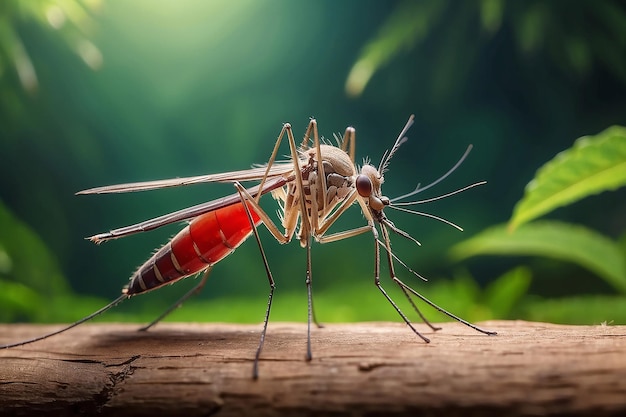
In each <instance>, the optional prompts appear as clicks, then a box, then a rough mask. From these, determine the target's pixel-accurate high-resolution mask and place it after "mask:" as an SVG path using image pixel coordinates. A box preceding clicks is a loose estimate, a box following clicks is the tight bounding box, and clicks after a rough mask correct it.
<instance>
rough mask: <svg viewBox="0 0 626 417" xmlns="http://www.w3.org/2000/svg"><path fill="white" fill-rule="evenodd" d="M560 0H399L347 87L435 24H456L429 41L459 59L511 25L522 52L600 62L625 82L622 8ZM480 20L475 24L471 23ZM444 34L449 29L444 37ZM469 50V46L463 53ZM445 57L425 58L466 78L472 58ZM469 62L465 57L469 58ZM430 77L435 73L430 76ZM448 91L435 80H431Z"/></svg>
mask: <svg viewBox="0 0 626 417" xmlns="http://www.w3.org/2000/svg"><path fill="white" fill-rule="evenodd" d="M562 6H563V5H562V4H560V3H559V2H545V1H541V0H535V1H532V0H528V1H523V2H506V1H504V0H481V1H477V2H461V3H459V2H455V1H450V0H448V1H443V0H426V1H419V2H416V1H404V2H400V3H399V4H398V5H397V6H396V8H395V10H394V11H393V12H392V13H391V14H390V15H389V16H388V17H387V18H386V20H385V21H384V22H383V24H382V25H381V27H380V29H379V31H378V34H377V35H376V36H374V37H373V38H372V39H371V40H369V41H368V42H367V44H366V45H365V47H363V49H362V51H361V54H360V56H359V58H358V59H357V61H356V62H355V64H354V65H353V66H352V69H351V71H350V73H349V75H348V77H347V81H346V86H345V88H346V91H347V93H348V94H349V95H352V96H359V95H360V94H361V93H362V92H363V90H364V89H365V87H366V86H367V83H368V82H369V80H370V79H371V78H372V76H373V75H374V74H375V73H376V72H377V71H379V70H380V69H381V68H382V67H383V66H385V65H386V64H388V63H389V61H391V59H392V58H394V57H396V56H397V55H399V54H400V53H401V52H403V51H405V50H407V49H411V48H415V47H417V46H420V44H421V43H422V42H423V41H424V40H425V39H427V38H429V37H434V34H435V33H436V32H437V31H439V30H442V29H443V30H448V31H449V29H450V26H453V27H454V31H452V32H448V33H446V36H441V38H442V39H443V41H442V42H441V44H439V45H436V46H435V48H434V49H436V50H437V49H440V50H442V51H447V50H448V47H451V46H452V45H454V46H458V45H463V47H462V48H458V47H457V48H456V53H457V55H458V56H459V57H460V58H458V59H472V57H473V56H474V55H475V53H476V51H477V46H482V45H481V44H483V45H484V44H487V43H488V42H490V41H491V40H492V39H493V38H494V37H495V36H496V35H497V34H498V33H499V32H500V30H501V28H502V27H506V26H509V27H511V28H512V29H513V33H514V35H515V38H516V41H517V47H518V50H519V52H520V53H522V54H525V55H531V54H537V53H541V52H543V53H544V54H545V55H546V56H548V57H550V58H551V59H552V61H553V62H554V63H555V64H556V65H557V66H559V67H560V68H561V69H562V70H563V71H564V72H566V73H571V72H574V73H576V74H587V73H589V72H590V71H591V70H592V68H593V64H594V63H595V64H599V65H602V66H603V67H604V68H605V69H606V70H608V71H609V72H611V73H613V74H614V75H615V76H616V77H618V78H619V79H621V80H622V82H624V83H626V63H625V62H624V60H623V59H622V58H621V57H622V56H623V51H624V48H626V13H625V12H624V11H623V10H622V9H621V8H620V6H619V4H618V2H612V1H603V2H573V3H568V4H567V6H566V7H567V9H568V10H567V12H566V13H564V10H563V7H562ZM591 20H595V21H597V22H600V24H599V27H601V28H602V30H601V31H593V29H594V27H593V25H589V24H588V22H589V21H591ZM475 21H479V22H480V24H481V27H480V28H477V27H476V26H475V23H474V22H475ZM478 29H482V30H483V31H484V32H485V34H486V35H487V36H481V37H480V38H479V39H477V40H476V41H475V43H474V44H473V45H468V44H467V43H466V42H463V40H464V39H466V38H467V37H468V36H471V35H473V34H474V33H475V32H476V31H477V30H478ZM448 35H449V37H447V36H448ZM467 51H472V53H471V54H470V55H469V56H468V55H467ZM458 59H454V58H450V59H443V58H442V57H441V56H439V55H438V54H437V52H435V57H434V59H433V60H432V61H429V62H428V64H429V65H432V66H433V67H434V68H433V75H434V77H436V74H446V75H447V76H448V78H447V81H448V82H450V81H454V80H451V79H450V78H449V76H450V75H452V74H456V77H461V78H464V76H465V74H464V73H463V71H464V70H463V69H461V67H462V68H464V69H465V71H467V70H469V68H470V67H471V66H468V65H466V64H467V61H466V62H463V64H465V65H459V64H460V63H461V61H459V60H458ZM470 63H471V62H470ZM435 79H436V78H435ZM437 87H438V90H439V91H440V92H441V91H446V90H444V89H443V88H442V86H441V85H439V82H437V83H435V88H437Z"/></svg>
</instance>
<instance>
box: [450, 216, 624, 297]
mask: <svg viewBox="0 0 626 417" xmlns="http://www.w3.org/2000/svg"><path fill="white" fill-rule="evenodd" d="M477 255H539V256H547V257H550V258H555V259H560V260H564V261H570V262H574V263H577V264H579V265H581V266H583V267H585V268H587V269H589V270H590V271H593V272H594V273H596V274H598V276H600V277H601V278H603V279H604V280H606V281H607V282H608V283H609V284H611V285H612V286H613V287H615V288H616V289H618V290H619V291H622V292H624V293H626V256H625V255H624V253H623V251H622V250H621V248H620V246H619V245H618V244H617V243H616V242H614V241H612V240H611V239H608V238H606V237H605V236H603V235H601V234H599V233H597V232H595V231H593V230H590V229H587V228H586V227H583V226H578V225H572V224H566V223H560V222H554V221H540V222H533V223H529V224H525V225H523V226H521V227H520V228H519V229H517V230H515V231H514V232H509V231H507V228H506V226H505V225H498V226H494V227H491V228H489V229H487V230H485V231H484V232H482V233H479V234H478V235H476V236H474V237H472V238H470V239H468V240H465V241H463V242H461V243H459V244H457V245H455V246H454V247H453V248H452V249H451V256H452V257H453V258H455V259H457V260H460V259H465V258H469V257H471V256H477Z"/></svg>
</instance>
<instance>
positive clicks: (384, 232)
mask: <svg viewBox="0 0 626 417" xmlns="http://www.w3.org/2000/svg"><path fill="white" fill-rule="evenodd" d="M380 230H381V232H382V235H383V242H384V243H385V250H386V252H387V261H388V262H389V272H390V274H391V279H393V281H394V282H395V283H396V284H398V285H399V286H400V288H402V291H403V292H404V294H405V295H406V296H407V298H408V297H409V294H408V293H409V292H410V293H411V294H414V295H415V296H416V297H418V298H419V299H421V300H422V301H424V302H425V303H426V304H428V305H430V306H431V307H433V308H434V309H435V310H437V311H439V312H441V313H443V314H445V315H446V316H448V317H450V318H452V319H454V320H456V321H458V322H460V323H463V324H464V325H466V326H468V327H471V328H472V329H474V330H476V331H478V332H481V333H484V334H486V335H490V336H493V335H496V334H497V333H496V332H492V331H490V330H483V329H481V328H480V327H478V326H475V325H473V324H472V323H470V322H468V321H466V320H463V319H462V318H460V317H457V316H455V315H454V314H452V313H450V312H448V311H446V310H444V309H443V308H441V307H439V306H438V305H437V304H435V303H433V302H432V301H430V300H429V299H428V298H426V297H424V296H423V295H422V294H420V293H418V292H417V291H415V290H414V289H413V288H411V287H409V286H408V285H406V284H405V283H404V282H402V281H400V279H399V278H398V277H396V273H395V272H394V269H393V258H392V256H391V244H390V243H389V232H388V231H387V229H386V227H385V226H384V225H381V228H380ZM376 250H377V251H378V250H379V249H378V244H377V245H376ZM376 254H377V255H378V252H377V253H376ZM409 300H410V298H409ZM411 304H412V305H413V307H415V309H416V311H417V312H418V313H419V310H417V307H416V306H415V304H414V303H413V302H412V301H411ZM420 316H422V314H421V313H420ZM422 318H423V316H422ZM425 322H426V323H427V324H428V325H429V326H430V327H431V328H432V327H433V326H432V325H430V324H429V323H428V322H427V321H425ZM433 330H435V329H433Z"/></svg>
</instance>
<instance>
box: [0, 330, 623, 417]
mask: <svg viewBox="0 0 626 417" xmlns="http://www.w3.org/2000/svg"><path fill="white" fill-rule="evenodd" d="M482 326H483V327H486V328H488V329H490V330H495V331H497V332H498V336H485V335H482V334H479V333H476V332H475V331H473V330H471V329H469V328H467V327H465V326H463V325H461V324H458V323H445V324H443V328H444V329H443V330H442V331H439V332H437V333H435V334H427V335H428V336H429V337H430V338H431V341H432V342H431V343H430V344H425V343H423V342H422V341H421V340H420V339H418V338H417V337H416V336H415V335H414V334H413V333H411V332H410V330H408V329H407V328H406V326H404V325H401V324H395V323H393V324H390V323H355V324H330V325H327V326H326V327H325V328H322V329H314V330H313V333H312V341H313V360H312V361H311V362H306V361H305V360H304V355H305V346H306V326H305V325H303V324H299V323H298V324H294V323H270V326H269V329H268V337H267V340H266V343H265V348H264V350H263V353H262V355H261V362H260V368H259V371H260V376H259V379H258V380H252V378H251V375H252V362H253V357H254V353H255V349H256V347H257V344H258V338H259V331H260V325H231V324H159V325H158V326H157V327H156V328H154V329H152V330H151V331H149V332H137V331H136V328H137V327H136V326H134V325H128V324H123V325H121V324H87V325H82V326H79V327H77V328H75V329H72V330H70V331H69V332H67V333H64V334H61V335H57V336H54V337H52V338H50V339H47V340H44V341H40V342H37V343H34V344H30V345H26V346H23V347H19V348H13V349H5V350H0V415H3V416H4V415H7V416H8V415H11V416H13V415H15V416H20V415H37V416H48V415H50V416H67V415H77V414H85V415H106V416H109V415H111V416H113V415H115V416H130V415H134V416H155V415H159V416H167V415H184V416H187V417H192V416H210V415H216V416H235V415H255V416H276V415H292V416H295V415H306V416H308V415H336V416H344V415H350V416H355V415H368V416H375V415H380V416H383V415H384V416H393V415H421V416H424V415H442V416H454V415H462V416H472V415H481V416H488V415H493V416H504V415H512V416H538V415H555V416H556V415H579V416H584V415H589V416H592V415H593V416H609V415H611V416H613V415H615V416H617V415H626V326H604V325H599V326H562V325H554V324H545V323H529V322H519V321H493V322H487V323H482ZM56 328H58V326H42V325H0V343H9V342H15V341H19V340H21V339H26V338H29V337H33V336H37V335H40V334H43V333H46V332H49V331H52V330H54V329H56Z"/></svg>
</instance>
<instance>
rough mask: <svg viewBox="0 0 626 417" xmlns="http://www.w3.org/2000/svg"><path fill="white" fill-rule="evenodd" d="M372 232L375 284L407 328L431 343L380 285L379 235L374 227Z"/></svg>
mask: <svg viewBox="0 0 626 417" xmlns="http://www.w3.org/2000/svg"><path fill="white" fill-rule="evenodd" d="M381 230H384V228H381ZM372 231H373V232H374V247H375V249H374V254H375V265H374V284H375V285H376V287H377V288H378V289H379V290H380V292H381V293H383V295H384V296H385V298H386V299H387V301H389V304H391V305H392V306H393V308H394V309H395V310H396V311H397V312H398V314H399V315H400V317H402V320H404V322H405V323H406V324H407V326H409V328H410V329H411V330H412V331H413V333H415V334H416V335H417V336H418V337H419V338H421V339H422V340H423V341H424V342H426V343H430V339H429V338H427V337H426V336H424V335H423V334H421V333H420V332H418V331H417V329H416V328H415V327H414V326H413V324H411V321H410V320H409V319H408V317H407V316H406V315H405V314H404V313H403V312H402V310H400V307H398V305H397V304H396V303H395V302H394V301H393V299H392V298H391V297H390V296H389V294H387V292H386V291H385V289H384V288H383V286H382V285H381V283H380V248H379V247H378V233H377V232H376V229H374V227H372ZM383 233H384V232H383ZM388 241H389V238H388V237H387V242H388Z"/></svg>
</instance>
